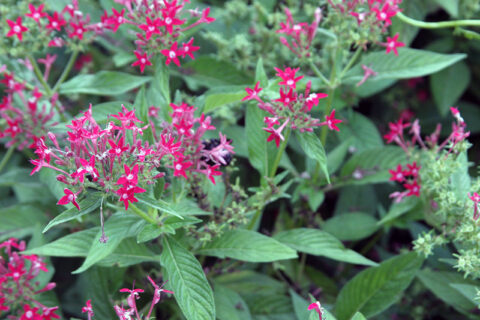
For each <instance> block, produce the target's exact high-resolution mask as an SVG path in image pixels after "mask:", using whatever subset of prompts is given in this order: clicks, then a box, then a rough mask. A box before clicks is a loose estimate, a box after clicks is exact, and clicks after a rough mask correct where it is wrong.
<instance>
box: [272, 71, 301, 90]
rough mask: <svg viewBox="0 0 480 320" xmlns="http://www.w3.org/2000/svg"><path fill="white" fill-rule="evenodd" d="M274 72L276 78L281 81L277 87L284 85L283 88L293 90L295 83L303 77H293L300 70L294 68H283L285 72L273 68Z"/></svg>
mask: <svg viewBox="0 0 480 320" xmlns="http://www.w3.org/2000/svg"><path fill="white" fill-rule="evenodd" d="M275 70H276V71H277V74H276V76H278V77H280V78H282V80H283V81H281V82H279V83H278V84H279V85H284V86H287V87H291V88H293V89H295V88H296V84H297V82H298V81H299V80H301V79H303V76H299V77H295V74H296V73H297V71H298V70H300V68H296V69H292V68H285V70H282V69H280V68H275Z"/></svg>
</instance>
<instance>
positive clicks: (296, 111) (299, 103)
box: [242, 68, 342, 147]
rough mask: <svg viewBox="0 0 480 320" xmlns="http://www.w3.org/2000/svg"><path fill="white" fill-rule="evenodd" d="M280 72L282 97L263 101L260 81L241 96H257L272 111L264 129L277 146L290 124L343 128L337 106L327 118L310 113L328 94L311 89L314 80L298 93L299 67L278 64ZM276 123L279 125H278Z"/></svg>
mask: <svg viewBox="0 0 480 320" xmlns="http://www.w3.org/2000/svg"><path fill="white" fill-rule="evenodd" d="M275 70H276V71H277V74H276V75H277V76H278V77H280V78H281V79H282V81H281V82H279V85H280V91H279V93H280V97H279V98H278V99H276V100H273V101H269V102H266V101H263V100H262V98H260V96H259V93H260V92H261V91H262V90H263V89H262V88H260V86H259V85H260V82H257V84H256V85H255V87H254V88H253V89H251V88H246V89H245V90H246V91H247V96H246V97H244V98H243V99H242V100H243V101H245V100H256V101H257V102H258V107H259V108H260V109H262V110H265V111H266V112H268V113H269V115H270V116H268V117H265V118H264V122H265V124H266V125H267V127H266V128H263V130H265V131H267V132H268V133H270V136H269V137H268V138H267V141H272V140H273V141H275V144H276V145H277V147H279V146H280V141H284V140H285V138H284V136H283V134H282V132H283V130H284V129H285V128H286V127H287V126H288V128H291V129H292V130H295V129H298V130H299V131H300V132H304V131H313V129H314V128H315V127H319V126H328V128H329V129H330V130H336V131H340V130H339V128H338V127H337V124H338V123H341V122H342V120H338V119H335V110H333V111H332V113H331V114H330V115H326V116H325V121H324V122H320V120H318V119H315V118H312V117H311V116H310V115H309V112H310V110H312V108H313V107H314V106H317V105H318V102H319V100H320V99H323V98H325V97H327V94H325V93H313V92H312V93H311V92H310V88H311V82H310V81H309V82H308V83H307V85H306V88H305V93H303V94H302V93H300V94H299V93H297V92H295V91H294V90H295V89H296V85H297V82H298V81H299V80H301V79H302V78H303V76H297V75H296V73H297V72H298V70H299V68H297V69H292V68H285V69H284V70H282V69H279V68H275ZM275 126H277V127H275Z"/></svg>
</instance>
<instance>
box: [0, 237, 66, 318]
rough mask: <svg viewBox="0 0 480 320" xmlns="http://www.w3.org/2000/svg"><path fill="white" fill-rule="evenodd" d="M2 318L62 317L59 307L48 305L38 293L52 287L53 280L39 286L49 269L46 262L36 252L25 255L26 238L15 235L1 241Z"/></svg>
mask: <svg viewBox="0 0 480 320" xmlns="http://www.w3.org/2000/svg"><path fill="white" fill-rule="evenodd" d="M0 249H1V251H0V318H2V319H20V320H51V319H60V316H58V315H56V314H55V312H56V310H57V309H58V307H51V308H49V307H47V306H45V305H43V304H42V303H40V302H39V301H38V300H37V298H36V297H35V296H36V295H38V294H40V293H42V292H46V291H49V290H52V289H53V288H55V283H53V282H50V283H48V284H47V285H45V287H43V288H38V282H36V281H37V280H38V279H36V278H37V276H38V275H39V274H40V271H43V272H48V269H47V267H46V264H45V263H44V262H43V261H42V259H41V258H39V257H38V256H36V255H22V254H18V252H20V251H23V250H25V242H24V241H21V242H18V240H17V239H14V238H11V239H9V240H7V241H4V242H2V243H0Z"/></svg>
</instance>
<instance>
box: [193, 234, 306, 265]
mask: <svg viewBox="0 0 480 320" xmlns="http://www.w3.org/2000/svg"><path fill="white" fill-rule="evenodd" d="M198 253H199V254H204V255H208V256H214V257H218V258H221V259H223V258H225V257H229V258H233V259H237V260H241V261H248V262H272V261H278V260H285V259H294V258H296V257H297V253H296V252H295V250H292V249H291V248H289V247H287V246H285V245H283V244H281V243H280V242H278V241H276V240H274V239H272V238H270V237H267V236H265V235H263V234H260V233H258V232H255V231H250V230H241V229H236V230H231V231H227V232H225V233H224V234H223V235H222V236H220V237H217V238H215V239H213V240H212V241H211V242H208V243H207V244H206V245H205V246H204V247H203V248H201V249H199V250H198Z"/></svg>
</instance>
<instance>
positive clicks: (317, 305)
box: [308, 301, 323, 320]
mask: <svg viewBox="0 0 480 320" xmlns="http://www.w3.org/2000/svg"><path fill="white" fill-rule="evenodd" d="M308 310H315V311H316V312H317V313H318V316H319V318H320V319H319V320H322V316H323V309H322V306H321V305H320V302H318V301H316V302H314V303H312V304H310V305H309V306H308Z"/></svg>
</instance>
